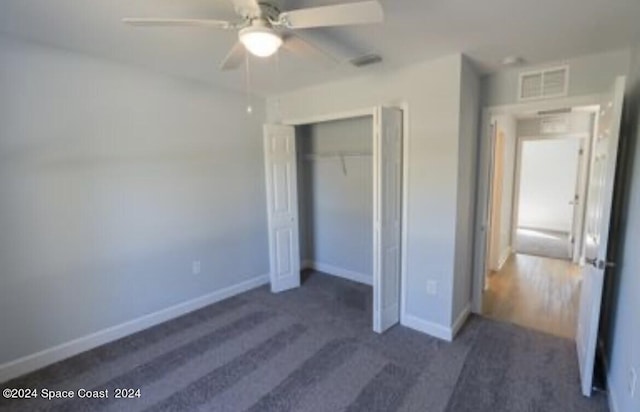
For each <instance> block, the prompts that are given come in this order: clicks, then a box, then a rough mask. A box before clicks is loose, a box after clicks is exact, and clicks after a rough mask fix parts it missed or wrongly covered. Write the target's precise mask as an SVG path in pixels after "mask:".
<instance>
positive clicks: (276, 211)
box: [264, 107, 403, 333]
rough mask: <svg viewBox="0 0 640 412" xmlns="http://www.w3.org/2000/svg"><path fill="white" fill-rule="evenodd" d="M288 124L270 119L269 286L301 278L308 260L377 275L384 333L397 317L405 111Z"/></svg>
mask: <svg viewBox="0 0 640 412" xmlns="http://www.w3.org/2000/svg"><path fill="white" fill-rule="evenodd" d="M331 121H333V122H334V124H333V125H331V124H328V123H327V122H331ZM335 121H341V122H340V123H342V125H339V126H340V127H336V123H335ZM288 123H289V124H288V125H265V128H264V132H265V139H264V141H265V144H264V148H265V171H266V173H265V174H266V192H267V217H268V223H269V253H270V280H271V290H272V291H273V292H274V293H279V292H283V291H286V290H290V289H295V288H298V287H300V285H301V274H300V270H301V268H302V269H304V268H305V267H306V268H313V269H315V270H318V271H321V272H325V273H328V274H332V275H334V276H339V277H344V278H347V279H350V280H352V281H356V282H360V283H365V284H371V285H372V289H373V291H372V292H373V310H372V315H373V316H372V318H373V319H372V325H373V330H374V331H376V332H378V333H382V332H384V331H385V330H387V329H388V328H390V327H391V326H393V325H395V324H396V323H398V322H399V320H400V308H401V302H400V300H401V291H400V288H401V284H400V282H401V260H402V259H401V258H402V245H401V239H402V224H401V223H402V219H401V215H402V185H403V175H402V157H403V149H402V139H403V137H402V131H403V113H402V111H401V110H400V109H397V108H386V107H376V108H374V109H372V110H365V111H361V112H359V113H357V114H354V113H351V114H348V115H337V116H327V117H323V118H321V119H312V120H307V121H296V122H288ZM357 125H359V126H357ZM354 127H355V128H356V129H357V131H356V129H352V130H350V128H354ZM296 128H297V132H296ZM349 135H351V136H360V138H359V139H358V138H352V139H350V138H349ZM366 135H368V140H367V137H366ZM363 136H364V137H363ZM367 197H368V201H367ZM367 225H368V228H366V229H365V230H362V229H363V228H364V227H365V226H367ZM356 231H358V232H356Z"/></svg>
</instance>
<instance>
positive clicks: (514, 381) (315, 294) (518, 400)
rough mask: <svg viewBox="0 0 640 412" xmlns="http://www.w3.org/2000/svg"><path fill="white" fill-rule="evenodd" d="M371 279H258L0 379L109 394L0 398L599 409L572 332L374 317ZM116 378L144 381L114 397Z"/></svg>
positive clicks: (260, 406)
mask: <svg viewBox="0 0 640 412" xmlns="http://www.w3.org/2000/svg"><path fill="white" fill-rule="evenodd" d="M371 300H372V293H371V288H370V287H368V286H364V285H359V284H356V283H352V282H349V281H345V280H341V279H337V278H334V277H330V276H326V275H320V274H314V275H312V276H310V277H309V278H308V279H307V281H306V282H305V283H304V285H303V287H301V288H300V289H298V290H295V291H290V292H285V293H282V294H278V295H274V294H271V293H270V292H269V290H268V288H266V287H263V288H260V289H256V290H253V291H250V292H248V293H245V294H243V295H240V296H237V297H235V298H232V299H228V300H226V301H224V302H220V303H218V304H216V305H212V306H209V307H206V308H204V309H202V310H199V311H196V312H193V313H191V314H189V315H186V316H183V317H181V318H178V319H175V320H172V321H170V322H167V323H164V324H162V325H158V326H156V327H153V328H151V329H148V330H146V331H143V332H140V333H138V334H135V335H132V336H129V337H126V338H124V339H121V340H119V341H116V342H113V343H111V344H108V345H105V346H102V347H100V348H97V349H95V350H92V351H89V352H85V353H83V354H80V355H78V356H75V357H73V358H70V359H68V360H65V361H63V362H60V363H57V364H55V365H52V366H49V367H47V368H44V369H42V370H40V371H37V372H34V373H32V374H29V375H26V376H24V377H21V378H18V379H15V380H13V381H10V382H7V383H5V384H2V385H1V386H2V387H3V389H4V388H7V387H9V388H47V389H50V390H57V389H67V390H68V389H72V390H78V389H80V388H86V389H96V390H105V389H108V390H109V395H110V397H109V398H105V399H77V398H75V399H67V400H65V399H58V400H52V401H47V400H43V399H41V398H39V399H35V400H6V399H0V410H3V411H4V410H7V411H34V410H48V411H98V410H99V411H102V410H104V411H229V412H232V411H233V412H236V411H252V412H258V411H260V412H262V411H305V412H306V411H309V412H316V411H318V412H319V411H348V412H355V411H384V412H391V411H402V412H409V411H447V412H458V411H474V412H482V411H487V412H488V411H492V412H495V411H509V412H516V411H527V412H532V411H541V412H542V411H544V412H554V411H558V412H571V411H581V412H583V411H586V412H589V411H606V410H607V407H606V398H605V397H604V396H603V395H598V396H596V397H594V398H592V399H586V398H583V397H582V396H581V395H580V389H579V388H580V387H579V382H578V368H577V364H576V354H575V350H574V347H573V343H572V342H571V341H568V340H564V339H561V338H556V337H553V336H550V335H545V334H541V333H538V332H534V331H530V330H526V329H523V328H520V327H517V326H514V325H509V324H503V323H497V322H494V321H491V320H486V319H481V318H478V317H472V318H471V319H470V320H469V322H468V323H467V325H466V326H465V327H464V328H463V330H462V331H461V333H460V335H459V336H458V338H457V339H456V340H455V341H454V342H453V343H446V342H443V341H440V340H438V339H434V338H430V337H428V336H426V335H423V334H421V333H418V332H415V331H412V330H410V329H407V328H404V327H401V326H396V327H395V328H393V329H391V330H390V331H388V332H387V333H385V334H384V335H377V334H375V333H373V332H372V331H371ZM117 388H134V389H136V388H139V389H140V394H141V396H140V397H139V398H135V399H115V398H114V397H113V395H114V393H115V390H116V389H117Z"/></svg>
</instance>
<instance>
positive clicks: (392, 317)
mask: <svg viewBox="0 0 640 412" xmlns="http://www.w3.org/2000/svg"><path fill="white" fill-rule="evenodd" d="M399 310H400V308H399V307H398V305H391V306H389V307H387V308H386V309H384V310H383V311H382V313H377V312H376V313H374V314H373V317H374V319H375V318H376V317H380V321H379V322H375V321H374V322H373V331H374V332H376V333H383V332H384V331H385V330H387V329H388V328H390V327H391V326H393V325H394V324H395V323H396V322H397V321H396V319H398V318H397V316H398V311H399ZM374 311H375V308H374ZM379 325H381V326H382V328H381V329H378V326H379Z"/></svg>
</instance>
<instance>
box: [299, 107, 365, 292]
mask: <svg viewBox="0 0 640 412" xmlns="http://www.w3.org/2000/svg"><path fill="white" fill-rule="evenodd" d="M372 136H373V118H372V116H363V117H358V118H351V119H345V120H337V121H330V122H322V123H316V124H310V125H304V126H298V127H296V147H297V152H298V168H297V169H298V204H299V222H300V261H301V267H302V268H305V267H306V268H309V267H315V268H316V269H318V270H320V271H323V272H327V273H329V274H332V275H337V276H342V277H348V278H350V279H352V280H358V281H362V282H364V283H369V284H371V283H372V273H373V163H372V161H373V158H372V150H373V137H372ZM345 274H346V275H345Z"/></svg>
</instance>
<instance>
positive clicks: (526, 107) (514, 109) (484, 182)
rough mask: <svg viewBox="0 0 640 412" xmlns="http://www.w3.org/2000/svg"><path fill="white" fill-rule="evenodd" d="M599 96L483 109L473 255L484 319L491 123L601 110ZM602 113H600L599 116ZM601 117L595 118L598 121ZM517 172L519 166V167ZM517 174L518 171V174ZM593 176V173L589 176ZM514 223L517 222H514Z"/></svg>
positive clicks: (475, 296)
mask: <svg viewBox="0 0 640 412" xmlns="http://www.w3.org/2000/svg"><path fill="white" fill-rule="evenodd" d="M600 98H601V95H600V94H591V95H583V96H576V97H567V98H560V99H553V100H548V101H535V102H526V103H513V104H506V105H498V106H487V107H484V108H483V109H482V114H481V121H480V127H481V129H480V142H479V148H478V150H479V154H478V169H477V170H478V173H477V181H476V184H477V194H476V214H475V222H476V223H475V229H474V232H475V233H474V247H473V250H474V254H473V274H472V275H473V289H472V290H473V293H472V299H471V300H472V305H471V311H472V312H473V313H476V314H479V315H482V303H483V292H484V284H485V278H486V270H485V269H484V268H485V267H486V265H487V259H488V256H487V244H488V243H487V242H488V241H489V239H488V234H489V232H490V230H489V228H488V226H487V225H488V221H487V216H488V212H489V208H490V201H491V198H490V196H489V195H490V186H491V182H490V177H491V176H490V175H491V173H490V171H491V170H492V169H493V167H494V164H493V162H494V159H493V155H492V154H491V150H492V148H493V145H492V144H491V140H492V137H491V121H492V118H493V117H494V116H497V115H503V114H510V115H515V114H517V113H523V112H525V113H526V112H539V111H549V110H559V109H563V108H566V107H586V106H589V107H593V108H594V110H595V108H597V107H599V106H600ZM597 113H599V111H598V112H597ZM597 116H598V114H596V119H597ZM516 169H517V165H516ZM516 173H517V170H516ZM589 174H590V172H589ZM514 221H515V219H514Z"/></svg>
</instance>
